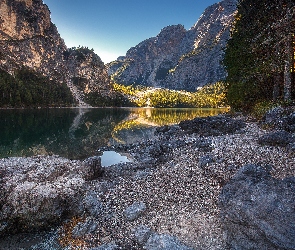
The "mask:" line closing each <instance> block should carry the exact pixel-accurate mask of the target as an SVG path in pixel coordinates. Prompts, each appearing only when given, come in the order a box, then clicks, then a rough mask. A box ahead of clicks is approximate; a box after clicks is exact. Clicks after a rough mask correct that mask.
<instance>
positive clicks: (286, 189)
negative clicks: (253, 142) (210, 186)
mask: <svg viewBox="0 0 295 250" xmlns="http://www.w3.org/2000/svg"><path fill="white" fill-rule="evenodd" d="M219 202H220V208H221V220H222V222H223V225H224V229H225V231H226V233H227V241H228V244H229V246H230V248H231V249H268V250H275V249H276V250H277V249H295V178H294V177H291V178H286V179H284V180H278V179H274V178H272V177H271V175H270V173H269V171H268V170H266V169H264V168H262V167H260V166H256V165H246V166H244V167H242V168H241V169H240V170H239V171H238V172H237V173H236V175H235V176H234V178H233V179H232V180H231V181H230V182H229V183H228V184H227V185H225V186H224V188H223V189H222V192H221V194H220V199H219Z"/></svg>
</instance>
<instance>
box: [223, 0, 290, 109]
mask: <svg viewBox="0 0 295 250" xmlns="http://www.w3.org/2000/svg"><path fill="white" fill-rule="evenodd" d="M294 6H295V2H294V0H272V1H266V0H262V1H255V0H242V1H240V2H239V5H238V13H237V15H236V17H235V26H234V28H233V30H232V34H231V39H230V40H229V41H228V44H227V48H226V53H225V58H224V65H225V67H226V69H227V73H228V76H227V79H226V81H227V83H228V86H229V87H228V94H227V99H228V101H229V104H230V105H231V106H232V107H234V108H236V109H243V110H249V109H251V108H253V107H254V106H255V105H259V103H262V102H278V101H284V102H290V101H292V100H294V98H295V83H294V47H295V44H294V42H295V39H294V33H295V16H294V12H295V11H294V9H295V7H294Z"/></svg>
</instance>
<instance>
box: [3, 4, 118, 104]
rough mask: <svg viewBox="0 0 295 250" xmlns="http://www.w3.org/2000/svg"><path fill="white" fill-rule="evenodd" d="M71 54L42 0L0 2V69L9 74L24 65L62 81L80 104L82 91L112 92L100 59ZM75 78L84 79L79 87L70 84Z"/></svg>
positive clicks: (88, 53)
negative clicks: (78, 56)
mask: <svg viewBox="0 0 295 250" xmlns="http://www.w3.org/2000/svg"><path fill="white" fill-rule="evenodd" d="M84 52H85V51H83V52H82V53H84ZM75 53H76V52H75V51H73V50H68V49H67V47H66V45H65V43H64V41H63V39H62V38H61V37H60V35H59V33H58V31H57V28H56V26H55V25H54V24H53V23H52V22H51V19H50V11H49V9H48V7H47V5H45V4H43V1H42V0H1V1H0V68H1V69H3V70H5V71H7V72H9V73H10V74H12V75H13V74H14V72H15V71H16V70H18V69H20V68H22V67H28V68H30V69H33V70H35V71H37V72H40V73H42V74H43V75H45V76H48V77H50V78H51V79H54V80H56V81H57V82H66V83H67V85H68V86H69V88H70V89H71V91H72V93H73V95H74V97H75V98H76V99H77V101H78V102H79V104H80V105H86V104H85V102H84V101H85V100H84V94H87V93H89V92H90V91H99V92H100V93H102V94H103V95H112V94H110V93H111V88H110V83H109V77H108V75H107V72H106V70H105V66H104V64H103V63H102V62H101V60H100V58H99V57H98V56H97V55H96V54H95V53H93V52H92V51H87V53H85V55H84V56H80V58H79V60H77V56H76V55H75ZM69 54H70V55H69ZM78 54H81V53H79V52H78ZM93 72H94V73H93ZM77 77H79V78H83V79H84V81H83V86H82V87H81V88H77V86H75V84H74V80H75V79H76V78H77ZM81 90H82V91H81Z"/></svg>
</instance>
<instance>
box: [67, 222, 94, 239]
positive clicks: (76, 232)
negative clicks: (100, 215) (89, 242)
mask: <svg viewBox="0 0 295 250" xmlns="http://www.w3.org/2000/svg"><path fill="white" fill-rule="evenodd" d="M97 228H98V222H97V221H95V220H93V219H91V218H87V219H86V221H85V222H79V223H78V224H77V225H76V226H75V227H74V229H73V231H72V236H73V237H74V238H80V237H83V236H85V235H87V234H93V233H95V231H96V229H97Z"/></svg>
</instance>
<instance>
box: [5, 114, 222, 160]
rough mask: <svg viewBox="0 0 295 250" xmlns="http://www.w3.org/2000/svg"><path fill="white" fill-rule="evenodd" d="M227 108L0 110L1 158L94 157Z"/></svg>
mask: <svg viewBox="0 0 295 250" xmlns="http://www.w3.org/2000/svg"><path fill="white" fill-rule="evenodd" d="M224 112H226V109H156V108H56V109H55V108H51V109H17V110H0V158H3V157H10V156H32V155H39V154H56V155H60V156H64V157H67V158H70V159H84V158H87V157H89V156H93V155H98V152H97V149H98V148H100V147H103V146H107V145H115V144H120V143H133V142H137V141H138V140H141V139H148V138H151V137H152V136H153V133H154V130H155V126H161V125H165V124H167V125H171V124H176V123H179V122H180V121H182V120H186V119H193V118H194V117H197V116H199V117H204V116H211V115H217V114H219V113H224Z"/></svg>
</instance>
